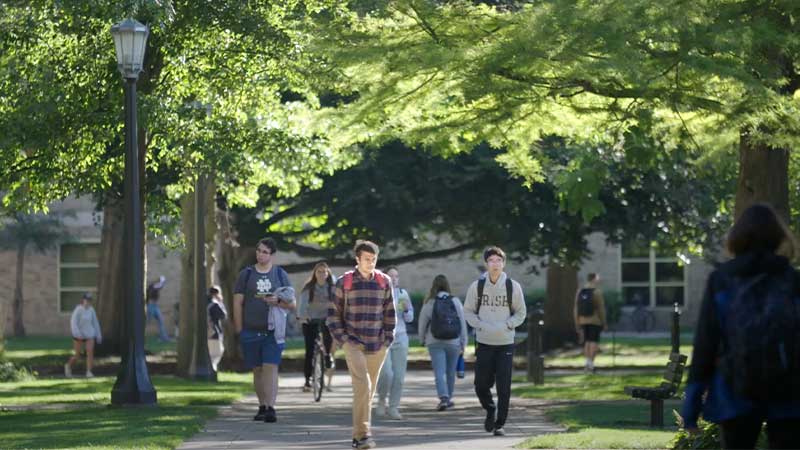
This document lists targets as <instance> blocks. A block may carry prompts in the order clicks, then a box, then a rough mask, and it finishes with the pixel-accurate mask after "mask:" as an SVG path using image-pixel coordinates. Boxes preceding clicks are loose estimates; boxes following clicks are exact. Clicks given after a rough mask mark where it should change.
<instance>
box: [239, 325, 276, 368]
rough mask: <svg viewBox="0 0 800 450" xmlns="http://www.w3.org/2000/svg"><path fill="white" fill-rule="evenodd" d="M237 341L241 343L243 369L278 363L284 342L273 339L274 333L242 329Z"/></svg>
mask: <svg viewBox="0 0 800 450" xmlns="http://www.w3.org/2000/svg"><path fill="white" fill-rule="evenodd" d="M239 343H240V344H241V345H242V355H243V356H244V367H245V369H253V368H256V367H260V366H261V365H263V364H280V363H281V355H282V354H283V348H284V346H285V345H284V344H278V343H277V341H275V333H274V332H272V331H269V332H267V333H256V332H254V331H249V330H242V334H241V335H240V336H239Z"/></svg>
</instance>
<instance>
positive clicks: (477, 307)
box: [475, 278, 486, 316]
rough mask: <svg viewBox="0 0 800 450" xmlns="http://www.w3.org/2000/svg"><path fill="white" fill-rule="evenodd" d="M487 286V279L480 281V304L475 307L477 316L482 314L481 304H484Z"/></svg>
mask: <svg viewBox="0 0 800 450" xmlns="http://www.w3.org/2000/svg"><path fill="white" fill-rule="evenodd" d="M485 286H486V278H481V279H479V280H478V304H477V305H476V306H475V315H476V316H477V315H479V314H480V313H481V303H483V288H484V287H485Z"/></svg>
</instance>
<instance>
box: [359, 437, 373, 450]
mask: <svg viewBox="0 0 800 450" xmlns="http://www.w3.org/2000/svg"><path fill="white" fill-rule="evenodd" d="M356 448H358V449H362V448H375V441H374V440H372V438H371V437H369V436H367V437H365V438H363V439H359V440H358V442H356Z"/></svg>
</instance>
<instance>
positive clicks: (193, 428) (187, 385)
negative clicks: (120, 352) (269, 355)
mask: <svg viewBox="0 0 800 450" xmlns="http://www.w3.org/2000/svg"><path fill="white" fill-rule="evenodd" d="M219 377H220V381H219V382H218V383H206V382H199V381H188V380H183V379H180V378H175V377H170V376H155V377H152V381H153V384H154V386H155V388H156V391H157V393H158V406H155V407H132V408H118V407H110V406H108V403H109V402H110V397H111V388H112V386H113V384H114V379H113V378H111V377H105V378H102V377H101V378H94V379H90V380H86V379H58V380H36V381H25V382H18V383H2V384H0V423H2V424H3V427H0V442H2V443H3V444H2V447H3V448H89V447H91V448H153V449H161V448H175V447H176V446H177V445H179V444H180V443H181V442H183V441H184V440H185V439H187V438H189V437H190V436H192V435H194V434H195V433H197V432H198V431H199V430H200V429H201V428H202V426H203V424H204V423H205V421H207V420H208V419H210V418H212V417H214V416H215V415H216V406H217V405H225V404H229V403H231V402H233V401H235V400H237V399H239V398H241V397H242V396H243V395H244V394H247V393H250V392H251V391H252V375H249V374H233V373H221V374H219ZM22 405H24V406H26V407H28V406H29V407H31V408H33V409H30V410H16V409H13V407H14V406H22ZM37 406H38V407H40V408H45V407H46V408H47V409H36V407H37ZM3 407H12V408H11V409H9V408H3ZM59 407H60V409H56V408H59ZM51 408H52V409H51Z"/></svg>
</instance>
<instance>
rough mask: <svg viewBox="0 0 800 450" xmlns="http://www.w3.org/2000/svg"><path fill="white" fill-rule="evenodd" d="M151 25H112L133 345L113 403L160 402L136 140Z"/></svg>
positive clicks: (124, 358)
mask: <svg viewBox="0 0 800 450" xmlns="http://www.w3.org/2000/svg"><path fill="white" fill-rule="evenodd" d="M149 33H150V31H149V30H148V28H147V26H146V25H143V24H141V23H139V22H137V21H135V20H133V19H125V20H124V21H122V22H120V23H118V24H116V25H114V26H113V27H111V35H112V36H114V45H115V46H116V49H117V68H118V69H119V71H120V73H121V74H122V79H123V81H124V83H125V235H124V241H125V253H124V256H125V257H124V261H125V264H124V265H123V267H124V268H125V274H126V276H124V277H123V278H124V280H125V281H124V285H123V287H124V292H125V294H124V295H125V297H124V300H125V305H126V307H127V320H125V326H126V327H127V333H126V335H127V336H128V345H127V347H125V348H124V350H123V352H122V362H121V365H120V369H119V373H117V381H116V382H115V383H114V387H113V388H112V389H111V404H113V405H155V404H156V390H155V388H154V387H153V384H152V383H151V382H150V375H149V374H148V373H147V361H146V360H145V357H144V299H143V294H144V273H143V272H144V264H143V258H144V251H143V242H142V223H141V217H142V206H141V204H140V203H139V148H138V144H137V142H136V133H137V130H138V128H137V125H136V80H138V79H139V73H140V72H141V71H142V67H143V62H144V49H145V45H146V44H147V35H148V34H149Z"/></svg>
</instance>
